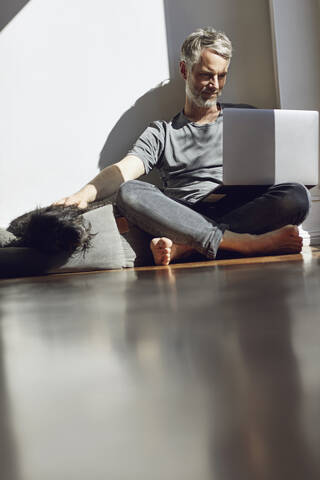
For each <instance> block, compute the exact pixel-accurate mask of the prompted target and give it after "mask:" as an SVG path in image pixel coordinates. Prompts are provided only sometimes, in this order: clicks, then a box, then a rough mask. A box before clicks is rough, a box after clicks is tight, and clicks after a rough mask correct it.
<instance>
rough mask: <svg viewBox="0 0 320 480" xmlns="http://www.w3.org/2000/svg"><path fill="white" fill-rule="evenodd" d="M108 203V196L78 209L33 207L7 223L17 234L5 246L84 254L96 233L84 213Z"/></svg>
mask: <svg viewBox="0 0 320 480" xmlns="http://www.w3.org/2000/svg"><path fill="white" fill-rule="evenodd" d="M107 203H110V200H101V201H98V202H93V203H91V204H89V205H88V207H87V208H86V209H81V210H80V209H79V208H78V207H76V206H74V205H71V206H68V207H64V206H61V205H50V206H49V207H44V208H36V209H35V210H33V211H31V212H28V213H25V214H24V215H21V216H20V217H17V218H16V219H14V220H13V221H12V222H11V223H10V225H9V227H8V229H7V231H8V232H10V233H11V234H13V235H14V236H15V237H16V238H14V239H13V240H12V241H11V242H10V244H9V245H6V246H20V247H21V246H23V247H32V248H36V249H38V250H40V251H42V252H45V253H58V252H66V253H68V254H70V255H71V254H72V253H79V252H82V253H83V254H85V252H86V251H87V250H88V249H89V248H90V245H91V240H92V238H93V237H94V236H95V235H96V234H92V233H91V224H90V222H89V221H87V220H86V219H85V218H84V217H83V214H84V213H85V212H88V211H90V210H93V209H96V208H99V207H102V206H103V205H106V204H107Z"/></svg>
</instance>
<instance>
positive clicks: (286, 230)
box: [219, 225, 302, 255]
mask: <svg viewBox="0 0 320 480" xmlns="http://www.w3.org/2000/svg"><path fill="white" fill-rule="evenodd" d="M219 248H221V249H226V250H233V251H236V252H240V253H243V254H244V255H262V254H266V255H268V254H285V253H299V252H301V249H302V238H301V237H300V236H299V229H298V227H297V226H296V225H286V226H285V227H282V228H279V229H278V230H274V231H272V232H268V233H264V234H262V235H250V234H247V233H233V232H229V231H226V232H225V233H224V236H223V239H222V242H221V243H220V247H219Z"/></svg>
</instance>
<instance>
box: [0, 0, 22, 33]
mask: <svg viewBox="0 0 320 480" xmlns="http://www.w3.org/2000/svg"><path fill="white" fill-rule="evenodd" d="M27 3H29V0H1V8H0V32H1V30H3V29H4V27H5V26H6V25H8V23H9V22H11V20H12V19H13V17H15V16H16V15H17V13H19V12H20V10H22V9H23V7H24V6H25V5H26V4H27Z"/></svg>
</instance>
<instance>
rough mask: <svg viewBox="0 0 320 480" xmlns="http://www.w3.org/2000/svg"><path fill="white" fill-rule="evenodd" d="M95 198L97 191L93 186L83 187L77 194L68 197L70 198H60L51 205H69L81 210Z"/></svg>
mask: <svg viewBox="0 0 320 480" xmlns="http://www.w3.org/2000/svg"><path fill="white" fill-rule="evenodd" d="M96 196H97V189H96V187H95V186H94V185H91V184H88V185H85V186H84V187H83V188H82V189H81V190H79V192H77V193H74V194H73V195H70V197H65V198H62V199H61V200H58V201H57V202H54V203H53V205H63V206H65V207H67V206H69V205H76V206H77V207H78V208H79V209H81V210H83V209H85V208H87V206H88V203H91V202H93V201H94V200H95V199H96Z"/></svg>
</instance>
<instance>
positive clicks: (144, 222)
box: [117, 180, 311, 265]
mask: <svg viewBox="0 0 320 480" xmlns="http://www.w3.org/2000/svg"><path fill="white" fill-rule="evenodd" d="M223 191H224V190H223V187H219V190H218V191H217V190H215V192H214V193H223ZM226 192H227V194H226V197H225V198H223V199H222V200H220V201H218V202H217V203H214V204H210V203H207V202H198V203H197V204H195V205H186V204H182V203H180V202H177V201H176V200H173V199H171V198H169V197H167V196H166V195H164V194H163V193H162V192H161V191H160V190H159V189H158V188H157V187H155V186H154V185H151V184H149V183H145V182H141V181H139V180H132V181H129V182H126V183H124V184H122V185H121V187H120V189H119V192H118V196H117V206H118V208H119V210H120V211H121V213H122V214H123V215H124V216H125V217H126V218H127V219H128V220H129V221H130V222H132V223H133V224H135V225H137V226H139V227H140V228H141V229H142V230H145V231H146V232H148V233H149V234H151V235H152V236H154V238H153V240H152V241H151V244H150V247H151V250H152V253H153V257H154V261H155V263H156V264H157V265H168V264H169V263H170V262H172V261H173V260H175V259H178V258H181V257H185V256H188V255H190V254H191V253H192V252H194V251H197V252H199V253H200V254H202V255H204V256H205V257H206V258H209V259H214V258H215V257H216V255H217V252H218V249H220V250H230V251H235V252H239V253H241V254H243V255H248V256H250V255H251V256H252V255H263V254H281V253H297V252H300V251H301V248H302V239H301V237H300V236H299V231H298V227H297V225H299V224H300V223H302V222H303V220H304V219H305V218H306V216H307V215H308V212H309V209H310V203H311V202H310V194H309V192H308V190H307V189H306V188H305V187H304V186H303V185H301V184H298V183H283V184H279V185H273V186H271V187H246V188H245V189H243V188H241V189H237V188H234V189H230V188H229V189H227V190H226Z"/></svg>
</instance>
